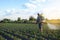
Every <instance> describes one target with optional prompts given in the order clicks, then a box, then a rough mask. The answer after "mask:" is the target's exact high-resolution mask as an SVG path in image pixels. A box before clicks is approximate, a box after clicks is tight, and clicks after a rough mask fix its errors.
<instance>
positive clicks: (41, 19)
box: [36, 13, 44, 32]
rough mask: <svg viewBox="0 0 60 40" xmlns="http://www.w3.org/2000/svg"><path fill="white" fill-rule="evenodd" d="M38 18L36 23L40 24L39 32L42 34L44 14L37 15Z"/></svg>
mask: <svg viewBox="0 0 60 40" xmlns="http://www.w3.org/2000/svg"><path fill="white" fill-rule="evenodd" d="M37 15H38V16H37V20H36V23H37V24H38V27H39V31H40V32H42V31H43V30H42V23H43V19H44V18H43V16H42V14H39V13H38V14H37Z"/></svg>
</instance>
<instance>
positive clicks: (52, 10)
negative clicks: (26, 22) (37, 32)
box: [0, 0, 60, 20]
mask: <svg viewBox="0 0 60 40" xmlns="http://www.w3.org/2000/svg"><path fill="white" fill-rule="evenodd" d="M37 13H40V14H41V13H43V16H44V17H45V18H48V19H60V0H0V20H2V19H4V18H8V19H12V20H16V19H17V18H18V17H21V19H28V18H29V17H30V16H33V17H35V18H36V17H37Z"/></svg>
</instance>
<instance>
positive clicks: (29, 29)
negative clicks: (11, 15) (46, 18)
mask: <svg viewBox="0 0 60 40" xmlns="http://www.w3.org/2000/svg"><path fill="white" fill-rule="evenodd" d="M1 31H2V32H3V33H4V34H7V35H8V36H9V37H10V38H13V39H14V40H15V39H20V40H21V39H22V40H23V39H26V40H27V39H30V40H39V39H41V40H45V39H47V38H48V39H49V40H53V39H58V40H60V35H59V34H60V32H59V31H60V30H50V29H49V28H48V26H47V24H43V34H42V33H40V32H39V28H38V25H37V24H20V23H0V33H2V32H1ZM1 36H2V35H1ZM12 36H13V37H12ZM3 38H4V37H3ZM3 38H2V39H3Z"/></svg>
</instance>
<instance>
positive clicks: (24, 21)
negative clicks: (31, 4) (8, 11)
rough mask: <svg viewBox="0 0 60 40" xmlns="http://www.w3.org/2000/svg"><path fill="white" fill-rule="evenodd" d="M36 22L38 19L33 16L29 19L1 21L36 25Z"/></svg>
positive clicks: (1, 21) (0, 21)
mask: <svg viewBox="0 0 60 40" xmlns="http://www.w3.org/2000/svg"><path fill="white" fill-rule="evenodd" d="M35 21H36V18H34V17H33V16H30V17H29V19H28V20H27V19H21V18H20V17H18V18H17V20H14V21H13V20H11V19H7V18H4V19H3V20H0V23H34V22H35Z"/></svg>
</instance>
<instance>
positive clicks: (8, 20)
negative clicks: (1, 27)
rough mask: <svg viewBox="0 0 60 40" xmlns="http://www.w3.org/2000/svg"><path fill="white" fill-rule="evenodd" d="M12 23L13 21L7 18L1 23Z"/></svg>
mask: <svg viewBox="0 0 60 40" xmlns="http://www.w3.org/2000/svg"><path fill="white" fill-rule="evenodd" d="M10 21H11V20H10V19H7V18H5V19H3V20H2V21H1V22H5V23H7V22H10Z"/></svg>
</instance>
